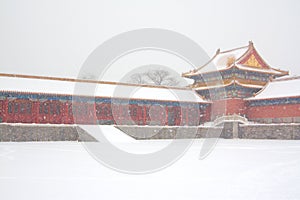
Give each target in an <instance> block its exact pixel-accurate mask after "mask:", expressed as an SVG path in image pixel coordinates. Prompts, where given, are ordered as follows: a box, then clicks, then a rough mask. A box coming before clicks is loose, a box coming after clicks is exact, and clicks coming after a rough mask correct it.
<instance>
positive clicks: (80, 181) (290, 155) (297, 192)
mask: <svg viewBox="0 0 300 200" xmlns="http://www.w3.org/2000/svg"><path fill="white" fill-rule="evenodd" d="M110 129H111V131H112V132H113V133H112V135H114V136H113V137H112V138H110V140H112V141H114V142H115V143H119V144H120V145H121V146H122V145H123V147H126V148H127V150H132V151H136V150H138V149H140V150H141V151H145V152H147V151H148V150H149V149H152V150H155V148H161V147H163V146H165V145H167V144H168V143H169V142H170V141H166V140H155V141H154V140H152V141H134V140H133V141H132V140H131V138H126V137H125V136H120V137H123V139H119V137H118V136H117V135H116V132H115V131H114V130H113V129H112V128H107V129H106V130H110ZM107 135H108V134H107ZM202 142H203V140H197V141H195V142H194V144H193V145H192V146H191V148H190V149H189V150H188V151H187V153H186V154H185V155H184V156H183V157H182V158H181V159H180V160H179V161H177V162H176V163H174V164H173V165H171V166H170V167H168V168H166V169H164V170H162V171H158V172H156V173H152V174H145V175H129V174H123V173H119V172H116V171H113V170H111V169H109V168H107V167H105V166H103V165H101V164H100V163H98V162H97V161H96V160H94V159H93V157H92V156H91V155H89V153H88V152H87V151H86V150H85V148H84V147H83V145H82V144H81V143H77V142H27V143H0V198H1V199H3V200H8V199H25V200H35V199H38V200H40V199H63V200H66V199H72V200H77V199H80V200H81V199H121V200H125V199H130V200H133V199H172V200H175V199H300V141H287V140H285V141H280V140H273V141H272V140H238V139H236V140H224V139H220V140H219V141H218V143H217V145H216V147H215V149H214V150H213V152H212V153H211V154H210V155H209V156H208V157H206V158H205V159H204V160H199V159H198V157H199V152H200V149H201V144H202ZM131 147H132V149H131Z"/></svg>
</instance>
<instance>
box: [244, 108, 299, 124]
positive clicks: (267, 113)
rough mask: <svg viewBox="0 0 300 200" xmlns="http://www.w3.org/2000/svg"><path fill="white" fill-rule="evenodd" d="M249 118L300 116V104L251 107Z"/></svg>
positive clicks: (248, 113) (248, 111) (248, 112)
mask: <svg viewBox="0 0 300 200" xmlns="http://www.w3.org/2000/svg"><path fill="white" fill-rule="evenodd" d="M247 117H248V119H249V120H254V121H256V120H257V119H264V118H274V119H276V118H293V117H294V118H295V117H300V104H284V105H268V106H255V107H249V108H248V110H247Z"/></svg>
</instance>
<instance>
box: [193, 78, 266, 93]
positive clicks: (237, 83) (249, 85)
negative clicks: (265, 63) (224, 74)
mask: <svg viewBox="0 0 300 200" xmlns="http://www.w3.org/2000/svg"><path fill="white" fill-rule="evenodd" d="M231 85H239V86H242V87H246V88H253V89H261V88H263V87H264V86H261V85H253V84H245V83H240V82H239V81H237V80H232V81H231V82H230V83H227V84H224V85H215V86H207V87H198V88H193V89H194V90H196V91H199V90H209V89H213V88H224V87H228V86H231Z"/></svg>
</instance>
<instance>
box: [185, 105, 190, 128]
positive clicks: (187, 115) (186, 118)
mask: <svg viewBox="0 0 300 200" xmlns="http://www.w3.org/2000/svg"><path fill="white" fill-rule="evenodd" d="M185 123H186V125H187V126H188V125H189V108H186V109H185Z"/></svg>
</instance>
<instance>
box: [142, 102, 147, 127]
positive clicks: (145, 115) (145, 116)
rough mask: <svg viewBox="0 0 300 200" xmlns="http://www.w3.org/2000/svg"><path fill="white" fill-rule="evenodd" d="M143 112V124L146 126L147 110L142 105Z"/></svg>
mask: <svg viewBox="0 0 300 200" xmlns="http://www.w3.org/2000/svg"><path fill="white" fill-rule="evenodd" d="M143 109H144V112H143V124H144V125H146V124H147V108H146V106H145V105H144V106H143Z"/></svg>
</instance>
